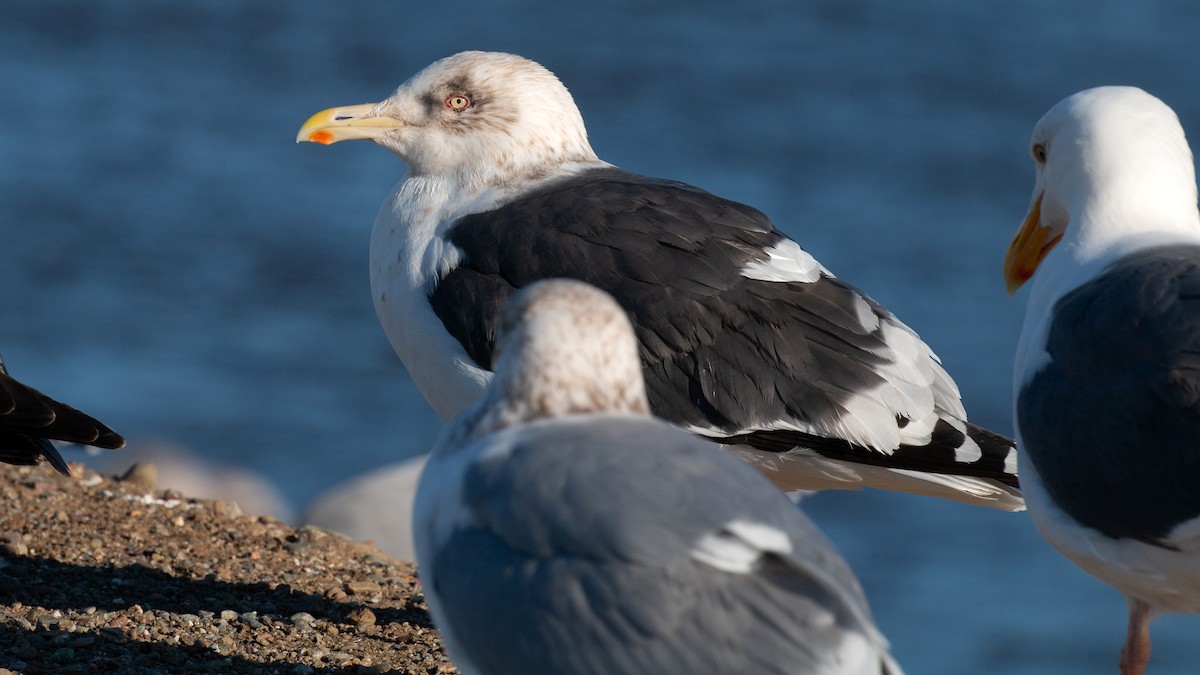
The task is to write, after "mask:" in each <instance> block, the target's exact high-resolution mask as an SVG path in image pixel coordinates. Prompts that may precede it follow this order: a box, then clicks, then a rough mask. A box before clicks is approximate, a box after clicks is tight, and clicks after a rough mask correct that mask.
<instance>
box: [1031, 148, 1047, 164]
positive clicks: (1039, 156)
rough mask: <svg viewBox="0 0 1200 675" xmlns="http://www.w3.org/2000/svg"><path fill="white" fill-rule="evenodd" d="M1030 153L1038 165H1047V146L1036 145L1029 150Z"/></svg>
mask: <svg viewBox="0 0 1200 675" xmlns="http://www.w3.org/2000/svg"><path fill="white" fill-rule="evenodd" d="M1029 152H1030V154H1032V155H1033V159H1034V160H1035V161H1036V162H1037V163H1038V164H1045V163H1046V146H1044V145H1042V144H1041V143H1034V144H1033V147H1032V148H1030V149H1029Z"/></svg>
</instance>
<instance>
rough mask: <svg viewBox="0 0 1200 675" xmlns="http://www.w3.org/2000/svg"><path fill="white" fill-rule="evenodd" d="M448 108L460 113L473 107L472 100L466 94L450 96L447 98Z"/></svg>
mask: <svg viewBox="0 0 1200 675" xmlns="http://www.w3.org/2000/svg"><path fill="white" fill-rule="evenodd" d="M446 107H447V108H449V109H451V110H453V111H455V112H458V111H459V110H466V109H467V108H470V107H471V98H470V97H469V96H467V95H466V94H450V95H449V96H447V97H446Z"/></svg>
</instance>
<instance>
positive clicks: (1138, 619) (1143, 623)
mask: <svg viewBox="0 0 1200 675" xmlns="http://www.w3.org/2000/svg"><path fill="white" fill-rule="evenodd" d="M1149 661H1150V605H1147V604H1146V603H1145V602H1142V601H1141V600H1138V599H1136V598H1129V629H1128V630H1127V631H1126V633H1125V646H1124V647H1122V648H1121V660H1120V661H1118V664H1119V665H1120V666H1121V675H1145V673H1146V663H1147V662H1149Z"/></svg>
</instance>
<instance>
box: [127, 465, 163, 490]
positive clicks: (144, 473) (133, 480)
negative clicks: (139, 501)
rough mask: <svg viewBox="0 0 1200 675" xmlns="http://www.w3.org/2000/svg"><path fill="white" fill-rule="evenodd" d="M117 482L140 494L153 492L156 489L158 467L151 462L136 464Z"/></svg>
mask: <svg viewBox="0 0 1200 675" xmlns="http://www.w3.org/2000/svg"><path fill="white" fill-rule="evenodd" d="M119 480H120V481H121V482H122V483H124V484H126V485H128V486H129V487H132V488H134V489H137V490H141V491H142V492H154V491H155V490H157V489H158V467H156V466H154V463H153V462H136V463H135V464H134V465H133V466H131V467H129V470H128V471H126V472H125V473H124V474H122V475H121V478H120V479H119Z"/></svg>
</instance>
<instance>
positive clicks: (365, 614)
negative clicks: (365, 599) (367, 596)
mask: <svg viewBox="0 0 1200 675" xmlns="http://www.w3.org/2000/svg"><path fill="white" fill-rule="evenodd" d="M346 618H347V619H349V621H350V623H352V624H354V625H355V626H374V625H375V612H372V611H371V610H370V609H367V608H366V607H359V608H358V609H355V610H352V611H351V612H350V613H349V614H347V615H346Z"/></svg>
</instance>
